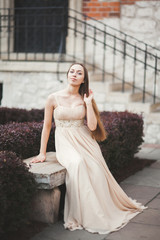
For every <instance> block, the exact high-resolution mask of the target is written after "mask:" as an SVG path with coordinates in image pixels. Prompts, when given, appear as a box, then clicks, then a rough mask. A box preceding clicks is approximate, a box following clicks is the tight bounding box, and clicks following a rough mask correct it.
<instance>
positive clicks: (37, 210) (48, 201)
mask: <svg viewBox="0 0 160 240" xmlns="http://www.w3.org/2000/svg"><path fill="white" fill-rule="evenodd" d="M32 158H33V157H31V158H28V159H25V160H24V162H25V163H26V164H27V165H28V166H30V169H29V171H30V172H32V173H33V174H34V176H35V180H36V182H37V183H38V191H37V194H36V196H35V197H34V199H33V203H32V204H33V205H32V212H31V216H30V217H31V219H32V220H35V221H41V222H45V223H54V222H56V221H57V220H58V213H59V203H60V197H61V192H60V190H59V188H58V186H60V185H62V184H63V183H64V182H65V175H66V169H65V168H64V167H63V166H62V165H60V164H59V163H58V161H57V159H56V153H55V152H47V154H46V161H45V162H43V163H31V164H30V161H31V160H32Z"/></svg>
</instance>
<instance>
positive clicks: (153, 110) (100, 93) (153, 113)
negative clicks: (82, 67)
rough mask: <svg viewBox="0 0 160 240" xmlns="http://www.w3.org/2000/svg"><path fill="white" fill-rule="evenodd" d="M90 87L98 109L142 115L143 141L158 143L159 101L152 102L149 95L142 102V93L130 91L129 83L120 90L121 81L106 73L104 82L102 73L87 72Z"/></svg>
mask: <svg viewBox="0 0 160 240" xmlns="http://www.w3.org/2000/svg"><path fill="white" fill-rule="evenodd" d="M89 76H90V88H91V89H92V90H93V92H94V97H95V100H96V102H97V105H98V108H99V110H100V111H125V110H127V111H129V112H133V113H138V114H142V115H143V119H144V141H145V142H146V143H154V144H159V143H160V102H159V103H156V104H153V103H152V101H151V98H150V96H147V99H146V103H142V93H141V92H135V93H132V91H131V85H130V84H129V83H128V84H127V83H126V84H125V92H122V91H121V90H122V83H120V82H118V80H115V82H114V83H112V76H111V75H108V76H107V77H106V80H105V81H104V82H102V81H100V79H102V74H98V73H92V72H89Z"/></svg>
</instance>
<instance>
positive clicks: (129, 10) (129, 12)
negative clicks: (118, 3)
mask: <svg viewBox="0 0 160 240" xmlns="http://www.w3.org/2000/svg"><path fill="white" fill-rule="evenodd" d="M135 12H136V8H135V5H122V7H121V16H125V17H134V15H135Z"/></svg>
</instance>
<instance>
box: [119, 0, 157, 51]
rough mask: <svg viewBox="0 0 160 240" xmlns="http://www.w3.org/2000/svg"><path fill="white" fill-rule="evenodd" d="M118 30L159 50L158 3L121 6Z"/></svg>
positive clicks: (142, 2)
mask: <svg viewBox="0 0 160 240" xmlns="http://www.w3.org/2000/svg"><path fill="white" fill-rule="evenodd" d="M119 28H120V30H121V31H123V32H125V33H127V34H129V35H131V36H134V37H135V38H138V39H139V40H142V41H144V42H146V43H148V44H150V45H153V46H155V47H157V48H160V1H137V2H135V4H134V5H122V6H121V18H120V26H119Z"/></svg>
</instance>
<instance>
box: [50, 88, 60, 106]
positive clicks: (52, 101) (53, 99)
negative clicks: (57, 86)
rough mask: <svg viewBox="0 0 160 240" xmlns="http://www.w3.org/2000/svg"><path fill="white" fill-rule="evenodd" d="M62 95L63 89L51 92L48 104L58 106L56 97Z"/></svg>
mask: <svg viewBox="0 0 160 240" xmlns="http://www.w3.org/2000/svg"><path fill="white" fill-rule="evenodd" d="M61 95H63V90H60V91H57V92H54V93H51V94H50V95H49V96H48V98H47V104H48V105H52V106H53V108H56V106H57V100H56V98H57V96H61Z"/></svg>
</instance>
